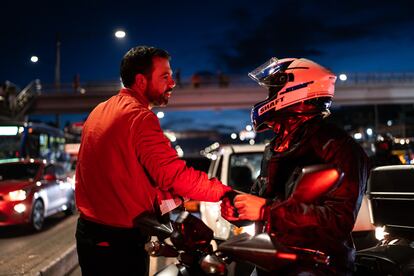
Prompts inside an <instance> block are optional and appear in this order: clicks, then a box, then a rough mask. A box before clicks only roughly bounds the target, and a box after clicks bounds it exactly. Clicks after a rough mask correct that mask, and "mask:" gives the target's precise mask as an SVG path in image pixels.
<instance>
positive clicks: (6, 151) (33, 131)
mask: <svg viewBox="0 0 414 276" xmlns="http://www.w3.org/2000/svg"><path fill="white" fill-rule="evenodd" d="M20 158H33V159H46V160H47V161H49V162H67V161H68V160H67V159H68V158H67V154H66V153H65V135H64V132H63V131H62V130H60V129H58V128H55V127H52V126H49V125H46V124H44V123H34V122H6V123H5V122H3V123H1V122H0V162H7V161H10V160H13V159H20Z"/></svg>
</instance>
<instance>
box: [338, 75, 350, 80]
mask: <svg viewBox="0 0 414 276" xmlns="http://www.w3.org/2000/svg"><path fill="white" fill-rule="evenodd" d="M339 79H340V80H341V81H346V80H347V79H348V76H347V75H346V74H340V75H339Z"/></svg>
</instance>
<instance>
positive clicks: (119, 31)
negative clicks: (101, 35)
mask: <svg viewBox="0 0 414 276" xmlns="http://www.w3.org/2000/svg"><path fill="white" fill-rule="evenodd" d="M125 36H126V33H125V32H124V31H122V30H117V31H116V32H115V37H116V38H118V39H122V38H124V37H125Z"/></svg>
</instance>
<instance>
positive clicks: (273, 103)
mask: <svg viewBox="0 0 414 276" xmlns="http://www.w3.org/2000/svg"><path fill="white" fill-rule="evenodd" d="M283 99H284V97H281V98H277V99H274V100H273V101H271V102H269V103H267V104H265V105H264V106H262V107H261V108H259V116H260V115H262V114H263V113H266V112H267V111H269V110H270V109H273V108H276V105H277V104H278V103H281V102H283Z"/></svg>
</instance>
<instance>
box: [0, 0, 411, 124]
mask: <svg viewBox="0 0 414 276" xmlns="http://www.w3.org/2000/svg"><path fill="white" fill-rule="evenodd" d="M1 7H2V9H1V10H2V12H1V15H0V34H1V36H0V81H1V82H3V81H5V80H9V81H11V82H13V83H15V84H17V85H18V86H20V87H24V86H25V85H26V84H27V83H29V82H30V81H31V80H33V79H35V78H39V79H40V80H41V81H42V82H43V83H52V82H53V81H54V68H55V44H56V43H55V39H56V35H57V34H59V37H60V41H61V82H62V83H65V82H66V83H71V82H72V79H73V76H74V75H75V74H79V75H80V80H81V82H87V81H96V80H117V79H118V78H119V63H120V60H121V58H122V56H123V54H124V53H125V52H126V51H127V50H128V49H130V48H131V47H134V46H136V45H153V46H157V47H160V48H164V49H166V50H167V51H169V52H170V54H171V55H172V61H171V64H172V67H173V70H174V69H176V68H180V69H181V72H182V75H183V77H184V78H187V77H189V76H190V75H191V74H192V73H194V72H196V71H206V70H207V71H211V72H213V73H215V72H217V71H218V70H221V71H223V72H226V73H229V74H233V73H240V74H247V72H249V71H250V70H252V69H254V68H256V67H257V66H258V65H260V64H262V63H263V62H265V61H266V60H267V59H269V58H270V57H272V56H276V57H280V58H283V57H306V58H310V59H312V60H315V61H316V62H318V63H320V64H322V65H324V66H326V67H328V68H330V69H331V70H333V71H334V72H335V73H337V74H339V73H343V72H345V73H349V72H414V63H413V61H414V50H413V49H414V31H413V30H414V16H413V15H412V12H413V10H414V2H413V1H410V0H394V1H385V0H376V1H373V0H369V1H357V0H348V1H322V0H317V1H310V0H289V1H276V0H275V1H261V0H257V1H245V0H239V1H223V0H221V1H202V2H201V1H145V2H144V1H122V0H118V1H97V0H95V1H81V0H72V1H50V0H47V1H2V4H1ZM117 29H122V30H124V31H125V32H126V37H125V39H123V40H117V39H115V37H114V32H115V30H117ZM32 55H36V56H38V58H39V61H38V62H37V63H35V64H34V63H31V62H30V57H31V56H32ZM247 119H248V118H247Z"/></svg>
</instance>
